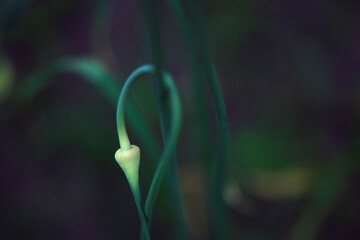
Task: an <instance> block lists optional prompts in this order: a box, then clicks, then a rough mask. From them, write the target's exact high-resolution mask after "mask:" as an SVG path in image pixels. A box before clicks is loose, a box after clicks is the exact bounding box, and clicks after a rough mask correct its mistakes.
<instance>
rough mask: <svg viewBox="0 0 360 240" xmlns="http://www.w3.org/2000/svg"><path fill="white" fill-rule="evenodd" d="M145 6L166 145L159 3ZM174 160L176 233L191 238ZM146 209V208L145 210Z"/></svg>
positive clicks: (172, 180) (145, 1)
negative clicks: (158, 16)
mask: <svg viewBox="0 0 360 240" xmlns="http://www.w3.org/2000/svg"><path fill="white" fill-rule="evenodd" d="M142 2H143V5H144V6H143V8H144V16H145V18H144V20H145V22H146V23H147V28H148V29H149V38H150V48H151V53H152V57H153V60H154V64H155V78H154V79H153V86H154V88H155V95H156V100H157V107H158V111H159V116H160V127H161V133H162V139H163V143H164V146H166V145H167V141H168V138H169V136H170V135H169V119H170V114H169V112H168V109H169V105H170V103H169V102H168V101H167V99H166V91H165V86H164V84H165V83H164V81H163V79H162V78H163V74H162V73H163V70H164V59H163V54H162V48H161V40H160V39H161V38H160V30H159V27H158V21H157V18H156V16H157V3H156V1H149V0H142ZM172 161H173V162H174V163H172V164H170V167H171V170H169V173H171V175H170V177H169V178H170V179H169V180H170V190H171V198H172V203H173V204H172V207H173V212H174V213H175V214H174V215H173V216H174V222H175V224H174V227H175V230H176V234H177V235H179V236H180V237H182V238H184V239H189V238H190V234H189V232H188V229H187V226H186V221H185V216H184V213H183V206H182V202H181V198H180V192H179V180H178V174H177V164H176V156H175V153H173V155H172ZM145 211H146V210H145Z"/></svg>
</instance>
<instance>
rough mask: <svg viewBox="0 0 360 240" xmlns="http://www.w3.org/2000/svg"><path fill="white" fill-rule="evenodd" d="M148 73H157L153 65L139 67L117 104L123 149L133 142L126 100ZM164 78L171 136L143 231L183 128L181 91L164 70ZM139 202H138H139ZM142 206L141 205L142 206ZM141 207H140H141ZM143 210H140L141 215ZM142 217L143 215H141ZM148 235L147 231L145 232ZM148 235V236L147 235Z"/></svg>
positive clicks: (152, 187) (148, 202)
mask: <svg viewBox="0 0 360 240" xmlns="http://www.w3.org/2000/svg"><path fill="white" fill-rule="evenodd" d="M147 73H155V71H154V68H153V67H152V66H151V65H144V66H142V67H140V68H138V69H136V70H135V71H134V72H133V73H132V74H131V75H130V77H129V78H128V80H127V81H126V83H125V85H124V87H123V89H122V91H121V93H120V97H119V101H118V106H117V113H116V116H117V117H116V120H117V127H118V135H119V141H120V145H121V150H122V151H126V150H128V149H131V147H132V146H131V144H130V141H129V138H128V135H127V132H126V127H125V119H124V109H125V102H126V99H127V97H128V95H129V93H130V89H131V87H132V86H133V84H134V83H135V81H136V80H137V79H139V77H140V76H142V75H143V74H147ZM163 79H164V87H165V89H166V91H167V92H168V93H170V103H171V106H170V107H171V110H172V111H171V112H172V115H171V122H172V124H171V125H170V130H169V138H168V141H167V144H166V145H165V148H164V152H163V154H162V157H161V159H160V161H159V163H158V166H157V168H156V171H155V174H154V177H153V180H152V182H151V185H150V190H149V193H148V196H147V198H146V202H145V213H146V216H147V221H148V222H147V226H145V225H144V224H143V225H144V227H143V229H142V230H143V231H146V227H149V226H150V223H151V218H152V213H153V209H154V205H155V201H156V199H157V196H158V193H159V190H160V186H161V183H162V181H163V179H164V177H165V174H166V173H167V172H168V168H169V165H170V163H171V162H172V161H171V159H172V156H173V154H174V152H175V150H176V144H177V141H178V138H179V134H180V128H181V119H182V116H181V115H182V114H181V101H180V96H179V93H178V91H177V89H176V86H175V84H174V82H173V80H172V78H171V76H170V75H169V74H168V73H166V72H164V73H163ZM134 185H135V187H134V189H136V186H138V184H134ZM133 193H134V198H135V201H137V202H138V203H139V202H141V199H140V197H139V194H138V195H137V194H136V193H137V192H136V191H133ZM138 203H137V204H138ZM140 207H141V206H140ZM140 207H138V208H139V209H140ZM141 213H142V212H141V211H140V210H139V215H140V214H141ZM140 218H141V215H140ZM143 233H144V234H145V235H146V232H143ZM145 237H146V236H145Z"/></svg>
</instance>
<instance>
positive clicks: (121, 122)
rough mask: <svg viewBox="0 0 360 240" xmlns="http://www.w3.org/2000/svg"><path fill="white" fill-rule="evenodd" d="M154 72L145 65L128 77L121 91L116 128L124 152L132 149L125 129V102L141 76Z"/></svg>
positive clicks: (149, 66) (150, 67) (151, 67)
mask: <svg viewBox="0 0 360 240" xmlns="http://www.w3.org/2000/svg"><path fill="white" fill-rule="evenodd" d="M153 72H154V68H153V66H151V65H144V66H142V67H139V68H138V69H136V70H135V71H134V72H133V73H132V74H131V75H130V76H129V77H128V79H127V80H126V82H125V84H124V86H123V88H122V90H121V93H120V97H119V101H118V105H117V109H116V126H117V129H118V135H119V142H120V146H121V149H122V150H123V151H124V150H128V149H130V148H131V144H130V141H129V137H128V135H127V132H126V127H125V117H124V111H125V101H126V99H127V96H128V95H129V93H130V89H131V87H132V85H133V84H134V82H135V81H136V80H137V79H138V78H139V77H140V76H141V75H143V74H146V73H153Z"/></svg>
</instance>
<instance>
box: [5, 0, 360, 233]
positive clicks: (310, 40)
mask: <svg viewBox="0 0 360 240" xmlns="http://www.w3.org/2000/svg"><path fill="white" fill-rule="evenodd" d="M157 2H158V5H159V6H158V7H159V9H158V10H159V11H158V19H159V23H160V25H159V28H160V29H161V37H162V39H161V40H162V45H163V49H164V54H165V60H166V67H167V69H168V70H169V72H170V73H171V74H172V75H173V76H174V79H175V81H176V84H177V86H178V88H179V91H180V95H181V98H182V102H183V111H184V122H183V127H182V133H181V137H180V141H179V143H178V148H177V155H178V163H179V177H180V183H181V193H182V199H183V202H184V208H185V215H186V218H187V221H188V225H189V226H190V229H191V232H192V234H193V236H194V237H195V239H209V238H210V236H209V232H210V231H209V215H210V214H211V213H209V210H208V208H207V202H208V199H207V198H208V194H207V191H208V190H207V189H209V184H210V183H209V181H207V177H206V176H207V174H208V173H207V170H208V169H209V166H208V163H209V162H210V158H213V157H214V155H216V154H215V153H216V151H215V150H214V149H216V145H217V141H216V131H215V129H216V127H215V115H214V109H213V105H212V102H211V101H210V98H209V96H208V91H207V88H206V86H205V85H204V86H203V90H204V93H205V95H204V96H199V95H198V94H197V90H196V86H194V84H193V82H192V79H191V73H190V72H191V69H190V64H189V52H188V49H187V47H186V44H185V38H184V35H183V32H182V30H181V28H180V27H179V24H178V23H177V21H176V19H175V17H174V14H173V12H172V11H171V10H170V8H169V5H168V4H167V3H166V1H157ZM196 4H197V5H198V7H199V9H200V11H201V18H202V20H203V23H204V26H205V32H206V36H207V43H208V45H209V49H210V53H211V55H212V56H213V61H214V65H215V68H216V69H217V73H218V76H219V82H220V85H221V87H222V91H223V95H224V98H225V102H226V105H227V109H228V120H229V126H230V166H229V178H228V183H227V187H226V191H225V193H224V198H225V199H226V203H227V210H228V211H229V214H230V222H229V225H230V228H231V235H230V236H231V237H230V239H244V240H245V239H249V240H250V239H251V240H255V239H259V240H260V239H269V240H271V239H289V240H305V239H321V240H332V239H360V230H359V229H360V205H359V202H360V191H359V190H358V189H360V188H359V185H360V184H359V183H360V182H359V180H360V179H359V174H358V171H359V158H360V138H359V130H360V122H359V120H360V114H359V113H360V81H359V80H360V67H359V66H360V28H359V26H360V2H359V1H351V0H345V1H339V0H328V1H310V0H304V1H295V0H294V1H285V0H276V1H265V0H237V1H235V0H234V1H231V0H223V1H215V0H206V1H202V2H197V1H196ZM142 7H143V6H142V4H141V1H115V0H104V1H101V0H99V1H85V0H76V1H73V0H71V1H70V0H46V1H45V0H42V1H40V0H38V1H31V0H11V1H10V0H8V1H7V0H1V1H0V160H1V161H0V186H1V192H0V196H1V197H0V212H1V213H0V221H1V224H0V229H1V231H0V238H1V239H89V240H91V239H137V238H138V236H139V227H140V223H139V220H138V215H137V212H136V208H135V204H134V202H133V199H132V195H131V192H130V189H129V187H128V184H127V182H126V179H125V177H124V175H123V173H122V171H121V169H120V168H119V167H118V165H117V164H116V162H115V161H114V157H113V156H114V153H115V151H116V149H117V148H118V140H117V132H116V124H115V107H116V106H115V104H114V102H111V101H109V100H108V99H107V98H106V97H105V96H104V95H103V94H102V93H101V91H99V89H97V88H96V87H95V86H94V85H92V84H89V82H88V81H86V80H84V79H83V78H82V77H80V76H78V75H75V74H71V73H62V74H56V75H54V76H51V77H49V79H48V82H49V84H48V86H47V87H45V88H44V89H43V90H42V91H39V92H38V93H37V94H36V95H35V96H33V97H32V98H30V99H28V100H27V101H19V98H18V97H19V94H20V93H19V92H20V89H21V87H22V86H23V84H24V82H26V79H28V77H29V76H31V75H32V74H34V73H35V72H38V71H41V69H46V68H47V66H48V65H49V64H50V63H52V62H54V61H56V60H58V59H63V58H85V59H87V58H92V59H96V60H97V61H98V62H100V63H101V65H102V66H103V67H104V69H106V70H107V71H108V72H109V73H111V74H113V75H114V76H116V81H118V82H119V83H123V82H124V81H125V79H126V77H127V76H128V75H129V74H130V73H131V72H132V71H133V70H134V69H135V68H137V67H138V66H140V65H142V64H145V63H148V62H150V61H151V57H150V54H149V53H150V51H149V47H150V46H149V37H148V31H147V29H146V26H147V25H146V23H145V20H144V17H143V9H142ZM132 98H133V100H134V102H135V103H136V104H137V106H138V108H139V110H140V112H141V113H142V114H143V115H144V118H145V119H146V120H147V121H148V123H149V125H150V126H151V129H152V130H153V131H154V132H155V133H156V134H157V135H156V136H157V138H158V141H159V145H161V144H160V143H161V134H160V127H159V120H158V113H157V108H156V102H155V100H154V94H153V91H152V85H151V83H150V81H145V80H144V81H142V82H141V84H140V83H139V84H137V85H136V86H135V88H134V90H133V92H132ZM199 101H202V102H204V103H205V104H204V105H203V108H202V109H200V110H199V108H197V106H199V105H198V104H197V103H198V102H199ZM204 121H205V122H204ZM201 129H205V130H206V131H208V133H209V135H210V136H211V137H212V138H210V139H204V138H202V137H201V136H200V135H201V132H200V131H201ZM129 134H130V138H131V141H132V142H134V143H136V135H134V134H133V133H132V131H129ZM204 141H205V142H204ZM203 146H205V147H206V146H211V147H208V148H207V149H206V148H205V149H206V151H204V148H202V147H203ZM140 148H141V146H140ZM207 160H209V161H208V162H207ZM151 161H152V160H150V157H149V153H147V152H146V151H143V152H142V163H141V164H142V165H141V177H140V178H141V179H140V181H141V187H142V192H143V195H145V193H146V192H147V189H148V187H149V183H150V180H151V177H152V174H153V170H154V168H153V164H154V163H153V162H151ZM171 212H172V211H171V202H170V201H169V197H168V193H167V192H166V191H165V190H164V189H163V190H162V191H161V193H160V197H159V200H158V202H157V205H156V209H155V215H154V221H153V229H152V231H153V233H152V234H153V237H154V239H172V237H171V236H172V229H173V224H172V223H171V221H170V220H169V219H171V214H172V213H171Z"/></svg>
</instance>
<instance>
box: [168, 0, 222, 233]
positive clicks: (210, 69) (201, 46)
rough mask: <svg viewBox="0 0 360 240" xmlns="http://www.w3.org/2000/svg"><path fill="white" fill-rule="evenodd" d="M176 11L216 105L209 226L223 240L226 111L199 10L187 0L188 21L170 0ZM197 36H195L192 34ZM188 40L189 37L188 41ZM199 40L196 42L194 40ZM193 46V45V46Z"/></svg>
mask: <svg viewBox="0 0 360 240" xmlns="http://www.w3.org/2000/svg"><path fill="white" fill-rule="evenodd" d="M169 2H170V4H171V6H172V7H173V9H174V11H175V13H176V14H177V16H178V18H179V21H180V22H181V26H182V28H183V31H184V33H185V35H186V37H187V39H188V40H187V41H188V47H189V49H190V51H194V50H195V49H196V47H197V49H198V51H199V60H200V62H201V64H202V67H203V69H204V73H205V79H206V81H207V85H208V87H209V90H210V94H211V98H212V101H213V104H214V106H215V114H216V122H217V131H218V137H219V141H218V146H219V147H218V156H219V161H218V162H217V164H216V171H215V177H214V183H213V185H214V190H213V191H214V203H213V209H214V217H213V218H212V226H211V229H213V231H214V234H212V235H213V236H214V238H215V239H224V238H226V237H227V232H228V230H227V229H226V228H227V226H228V216H227V213H226V211H225V203H224V199H223V193H224V187H225V183H226V175H227V166H228V148H229V147H228V145H229V130H228V122H227V111H226V106H225V102H224V98H223V96H222V92H221V88H220V85H219V82H218V79H217V75H216V73H215V69H214V66H213V64H212V61H211V57H210V55H209V50H208V48H207V43H206V40H205V34H204V32H203V27H202V24H201V21H200V19H199V17H198V16H199V13H198V11H196V9H195V7H194V6H193V2H192V1H189V0H187V1H186V3H187V5H188V7H189V15H190V17H191V20H192V22H191V23H192V24H190V23H189V22H188V21H187V19H186V17H185V13H184V9H183V8H182V7H181V4H180V2H179V1H178V0H169ZM195 35H196V36H195ZM190 39H191V40H190ZM196 39H198V41H196ZM195 46H196V47H195Z"/></svg>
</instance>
